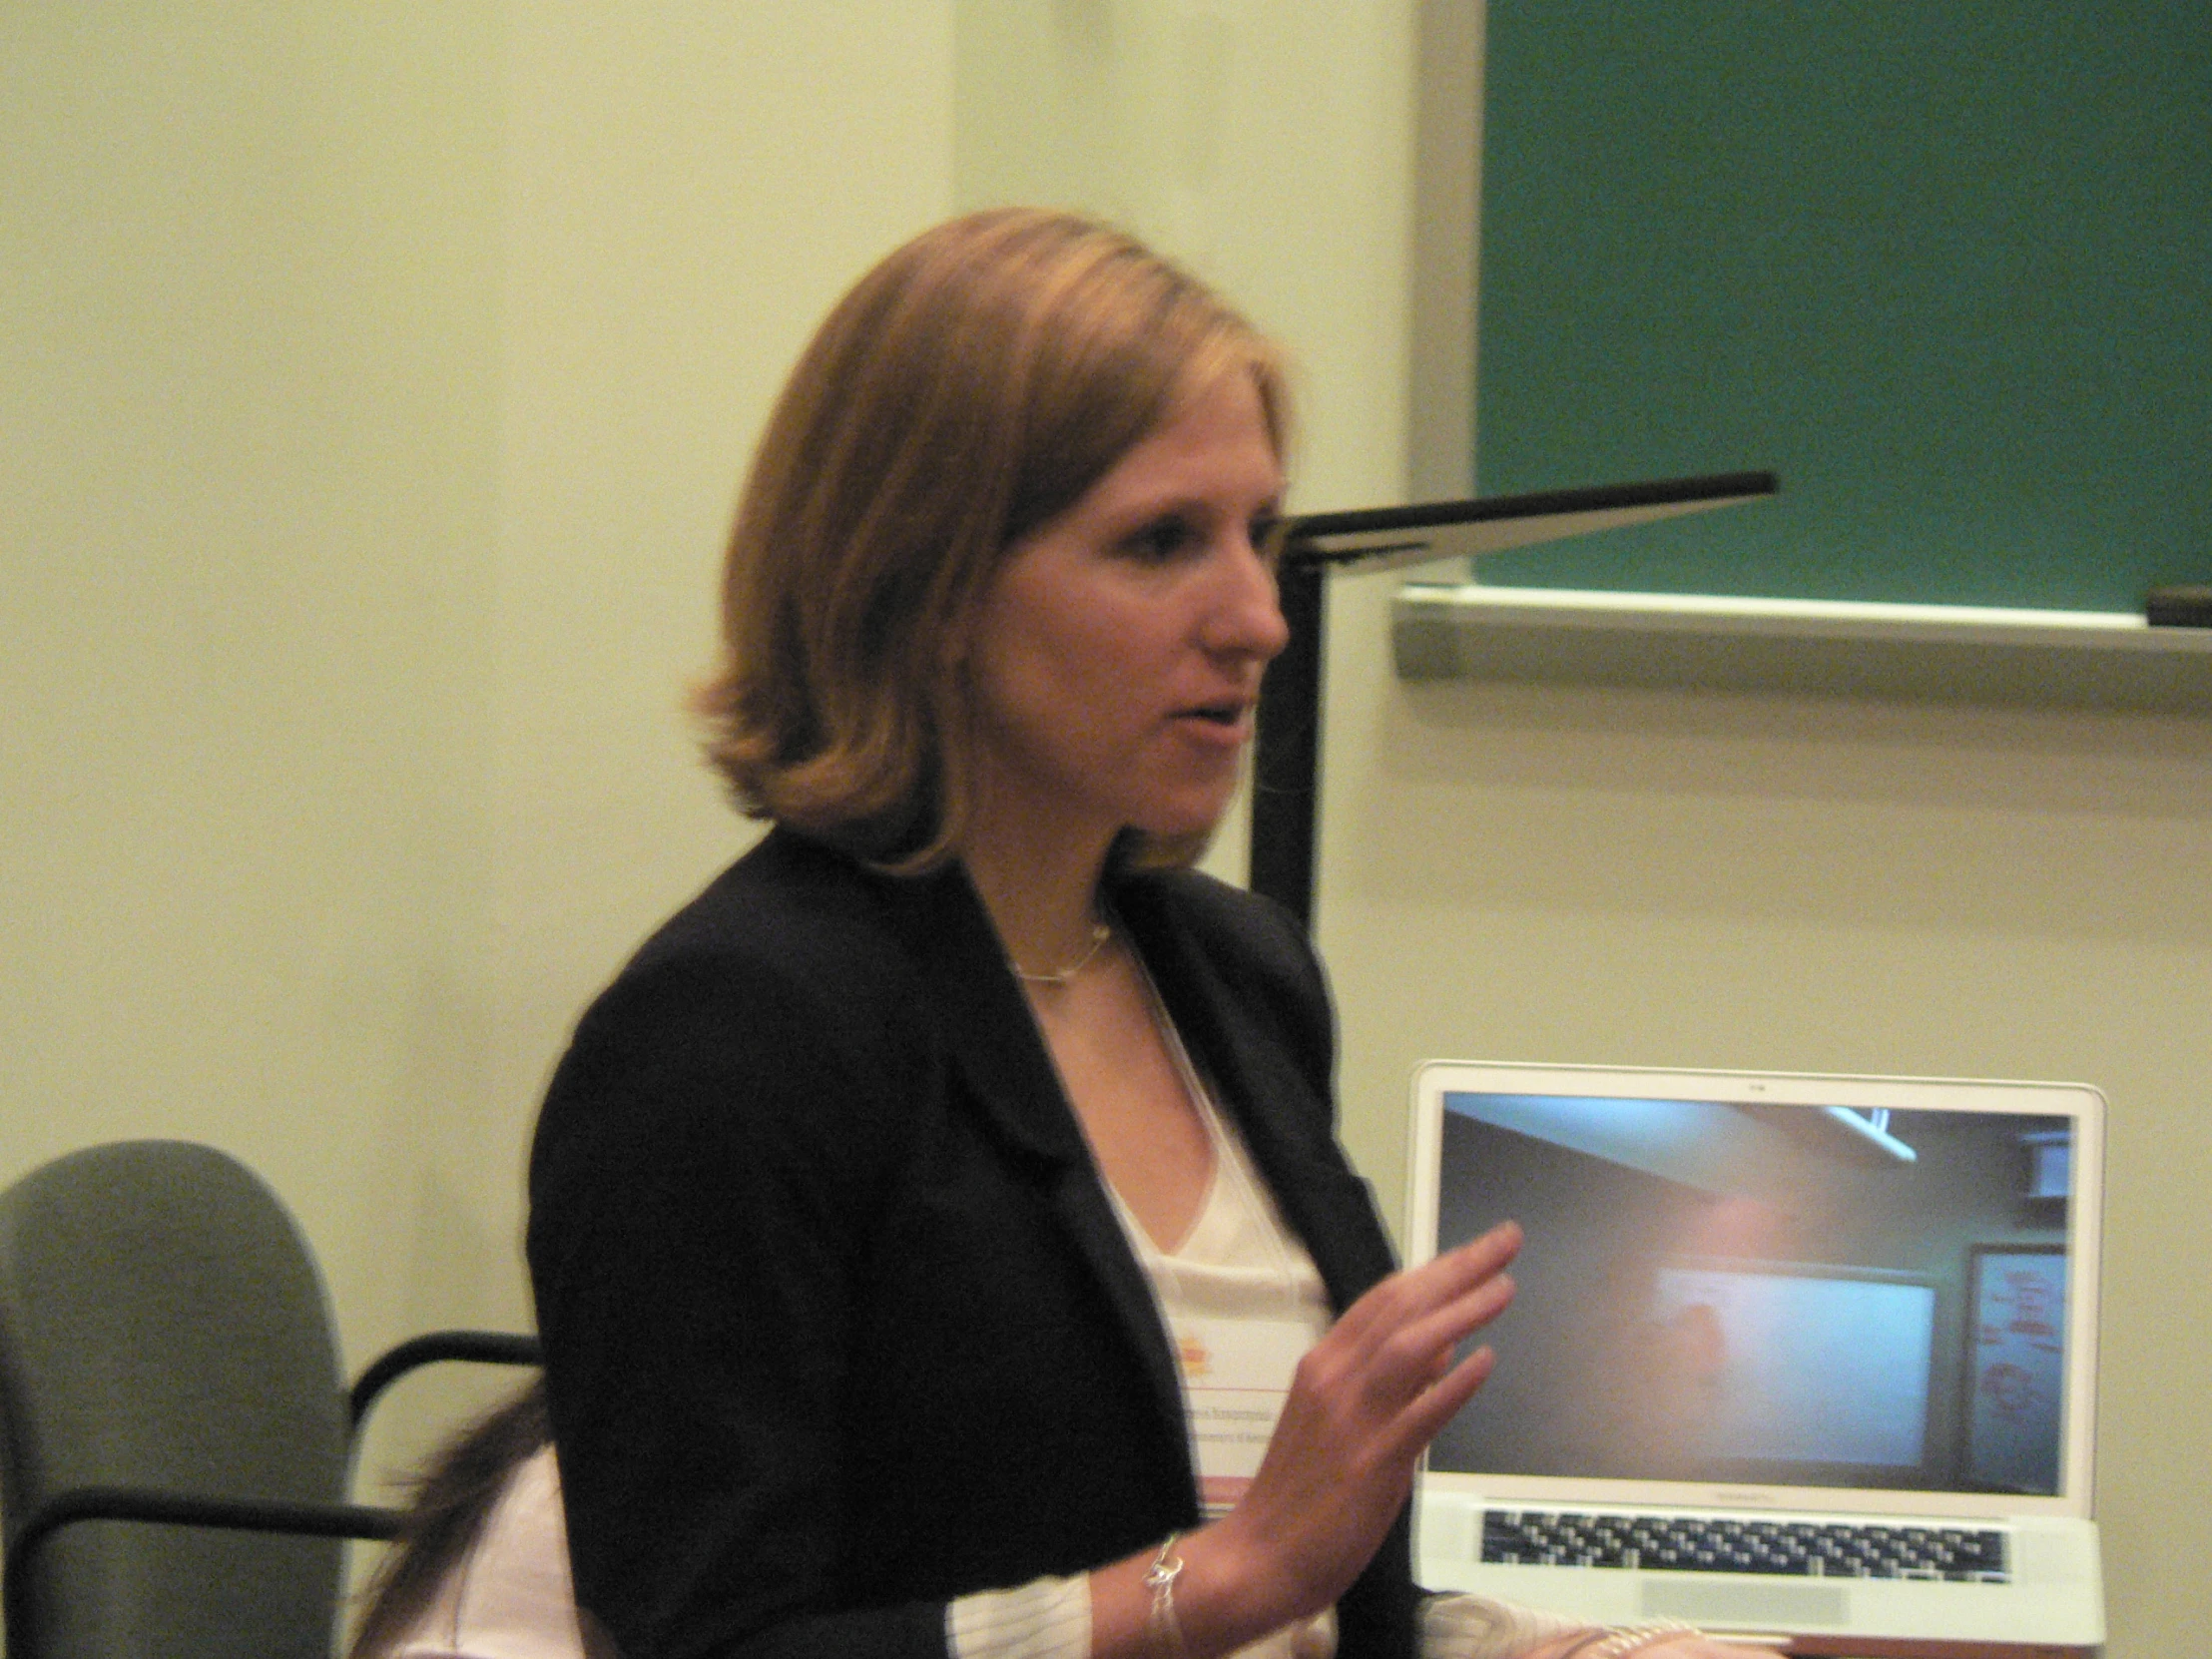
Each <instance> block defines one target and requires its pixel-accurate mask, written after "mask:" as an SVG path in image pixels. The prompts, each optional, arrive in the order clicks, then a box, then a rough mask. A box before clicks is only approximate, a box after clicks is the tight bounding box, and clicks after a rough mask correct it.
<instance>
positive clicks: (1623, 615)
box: [1390, 582, 2212, 717]
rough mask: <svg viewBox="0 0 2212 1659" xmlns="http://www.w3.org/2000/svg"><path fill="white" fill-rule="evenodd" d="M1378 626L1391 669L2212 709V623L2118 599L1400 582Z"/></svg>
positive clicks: (1558, 681)
mask: <svg viewBox="0 0 2212 1659" xmlns="http://www.w3.org/2000/svg"><path fill="white" fill-rule="evenodd" d="M1390 632H1391V650H1392V655H1393V657H1394V659H1395V662H1396V667H1397V673H1398V677H1399V678H1400V679H1403V680H1476V681H1507V682H1519V683H1532V684H1550V685H1588V686H1624V687H1638V688H1669V689H1695V690H1705V691H1727V692H1781V693H1789V694H1793V695H1810V696H1821V697H1851V698H1872V699H1884V700H1889V701H1915V702H1938V703H1968V704H1973V703H1982V704H2000V705H2010V706H2022V705H2025V706H2039V707H2050V708H2060V709H2112V710H2132V711H2144V712H2153V713H2167V714H2185V715H2195V716H2201V717H2212V628H2153V627H2151V626H2150V625H2149V624H2148V623H2147V622H2146V621H2145V620H2144V619H2143V618H2142V617H2140V616H2135V615H2130V614H2127V613H2117V612H2099V611H2027V610H1996V609H1986V608H1980V607H1970V606H1959V605H1874V604H1859V603H1845V602H1838V601H1828V600H1787V599H1726V598H1708V597H1702V596H1696V597H1693V596H1688V595H1675V594H1638V593H1577V592H1569V591H1565V590H1561V589H1551V588H1500V587H1489V586H1485V585H1482V584H1479V583H1456V584H1447V583H1430V582H1408V583H1406V584H1405V585H1404V586H1403V587H1401V588H1400V589H1399V591H1398V594H1397V597H1396V600H1395V602H1394V604H1393V606H1392V609H1391V626H1390Z"/></svg>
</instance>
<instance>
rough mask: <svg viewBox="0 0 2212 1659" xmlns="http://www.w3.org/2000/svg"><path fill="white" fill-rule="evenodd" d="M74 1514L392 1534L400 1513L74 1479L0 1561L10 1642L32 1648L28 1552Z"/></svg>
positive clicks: (330, 1534)
mask: <svg viewBox="0 0 2212 1659" xmlns="http://www.w3.org/2000/svg"><path fill="white" fill-rule="evenodd" d="M79 1521H143V1522H149V1523H153V1524H157V1525H164V1526H206V1527H215V1528H218V1529H221V1530H224V1531H231V1532H282V1533H292V1534H301V1535H305V1536H309V1537H318V1538H378V1539H382V1538H391V1537H394V1536H396V1535H397V1534H398V1532H399V1529H400V1527H401V1526H402V1525H403V1524H404V1523H405V1521H406V1515H405V1514H404V1513H403V1512H402V1511H400V1510H398V1509H379V1508H374V1507H371V1506H369V1505H366V1504H360V1503H298V1502H292V1501H289V1500H286V1499H283V1498H238V1497H203V1496H200V1495H197V1494H195V1493H191V1492H169V1491H161V1490H158V1489H156V1488H153V1487H149V1486H78V1487H75V1488H73V1489H72V1490H69V1491H66V1492H56V1493H55V1494H54V1495H53V1496H52V1497H50V1498H48V1499H47V1500H46V1501H45V1502H44V1503H41V1504H40V1505H38V1507H37V1508H35V1509H33V1510H32V1511H31V1512H30V1514H28V1515H26V1516H25V1517H24V1519H23V1524H22V1525H21V1526H20V1527H18V1528H17V1529H16V1531H15V1535H14V1536H13V1537H12V1538H10V1539H9V1540H8V1548H7V1555H6V1559H5V1561H4V1563H0V1602H4V1606H0V1618H4V1619H5V1620H6V1629H7V1633H8V1644H9V1647H10V1649H11V1650H12V1649H14V1648H16V1647H17V1646H20V1647H21V1648H22V1650H23V1651H24V1652H26V1653H29V1652H33V1651H35V1649H34V1648H33V1646H32V1643H31V1640H30V1637H29V1635H28V1632H29V1630H30V1628H31V1605H30V1604H31V1580H30V1566H31V1557H32V1555H33V1554H35V1553H36V1552H37V1551H38V1549H39V1548H40V1547H41V1546H42V1545H43V1544H44V1543H45V1542H46V1540H47V1539H48V1538H50V1537H52V1536H53V1535H54V1534H55V1533H56V1532H59V1531H60V1530H61V1529H62V1528H63V1527H65V1526H72V1525H75V1524H76V1523H77V1522H79Z"/></svg>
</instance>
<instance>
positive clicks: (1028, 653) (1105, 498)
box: [970, 374, 1288, 850]
mask: <svg viewBox="0 0 2212 1659" xmlns="http://www.w3.org/2000/svg"><path fill="white" fill-rule="evenodd" d="M1282 493H1283V472H1282V467H1281V464H1280V463H1279V461H1278V460H1277V458H1276V453H1275V445H1274V444H1273V442H1271V441H1270V439H1269V436H1268V428H1267V423H1266V421H1265V419H1264V417H1263V414H1262V410H1261V404H1260V395H1259V392H1258V390H1257V389H1256V388H1255V387H1254V385H1253V383H1252V381H1251V379H1250V377H1249V376H1246V375H1243V374H1233V375H1229V376H1226V377H1225V378H1223V379H1222V380H1221V381H1220V382H1218V383H1217V384H1215V385H1214V386H1212V387H1211V388H1209V389H1207V390H1206V391H1204V392H1201V393H1200V394H1198V395H1196V396H1193V397H1190V398H1187V399H1186V400H1184V401H1183V402H1182V403H1181V404H1180V405H1179V406H1178V407H1177V408H1176V410H1175V412H1174V413H1173V414H1171V415H1170V417H1169V418H1168V419H1167V420H1166V421H1165V422H1164V423H1162V424H1161V425H1160V426H1158V427H1156V428H1155V429H1154V430H1153V431H1152V432H1151V433H1150V434H1149V435H1148V436H1146V437H1145V438H1144V439H1142V440H1141V441H1140V442H1139V443H1138V444H1137V445H1136V446H1135V447H1134V448H1132V449H1131V450H1130V451H1129V452H1128V453H1127V454H1126V455H1124V456H1122V458H1121V460H1120V461H1119V462H1117V463H1116V464H1115V466H1114V467H1113V469H1112V470H1111V471H1109V472H1108V473H1107V474H1106V475H1105V476H1104V477H1102V478H1101V479H1099V481H1098V482H1097V483H1096V484H1094V485H1092V486H1091V488H1090V490H1089V491H1088V492H1087V493H1086V494H1084V495H1083V497H1082V498H1081V499H1080V500H1078V501H1077V502H1076V503H1075V505H1074V506H1072V507H1070V508H1068V509H1067V511H1065V512H1063V513H1061V514H1060V515H1059V516H1058V517H1056V518H1054V519H1051V520H1049V521H1048V522H1047V523H1045V524H1044V525H1042V526H1041V527H1040V528H1038V529H1037V530H1035V531H1033V532H1032V533H1031V534H1029V535H1028V536H1026V537H1024V538H1023V539H1022V540H1021V541H1020V542H1018V543H1017V544H1015V546H1014V548H1013V549H1012V550H1011V551H1010V552H1009V554H1008V555H1007V558H1006V560H1005V562H1004V563H1003V564H1002V565H1001V566H1000V567H999V569H998V571H997V573H996V574H995V575H994V576H993V577H992V579H991V584H990V586H989V588H988V589H987V590H986V592H985V595H984V600H983V605H982V610H981V614H980V618H979V623H978V627H977V632H976V636H975V644H974V647H973V652H972V656H971V661H970V674H971V685H972V688H973V695H974V699H975V712H976V717H977V746H976V766H977V783H978V785H979V789H978V793H977V802H976V806H977V812H978V828H981V829H987V828H988V827H989V826H991V825H998V826H1008V825H1018V826H1020V832H1021V833H1022V834H1023V835H1024V836H1025V837H1032V838H1033V837H1035V836H1037V835H1039V834H1040V833H1042V834H1045V835H1064V836H1072V837H1076V838H1078V839H1080V840H1082V841H1084V842H1086V843H1088V842H1091V841H1096V842H1098V843H1099V848H1100V850H1103V844H1104V841H1105V840H1107V839H1110V838H1111V837H1112V836H1113V835H1114V834H1115V833H1116V832H1117V831H1119V830H1122V829H1124V828H1131V829H1136V830H1144V831H1146V832H1148V833H1150V834H1154V835H1163V836H1166V835H1184V834H1190V833H1193V832H1196V831H1203V830H1208V829H1211V828H1212V826H1213V825H1214V823H1215V821H1216V820H1217V819H1219V818H1220V816H1221V813H1222V810H1223V809H1224V808H1225V807H1226V806H1227V805H1228V802H1229V798H1230V795H1231V793H1232V792H1233V791H1234V790H1235V788H1236V784H1237V777H1238V766H1239V760H1240V757H1241V755H1242V753H1243V750H1244V747H1245V744H1246V743H1247V742H1248V741H1249V739H1250V738H1251V735H1252V721H1253V710H1254V706H1255V704H1256V702H1257V701H1258V698H1259V694H1260V674H1261V671H1262V670H1263V669H1265V668H1266V667H1267V664H1268V660H1269V659H1270V658H1272V657H1273V656H1274V655H1275V654H1276V653H1277V652H1278V651H1280V650H1282V649H1283V645H1284V642H1285V640H1286V639H1287V638H1288V631H1287V630H1286V629H1285V627H1284V623H1283V613H1282V611H1281V609H1280V608H1279V607H1278V605H1277V604H1276V592H1275V572H1274V569H1273V567H1272V566H1271V565H1270V564H1269V562H1268V561H1267V559H1266V558H1265V557H1264V555H1263V553H1262V551H1261V549H1260V546H1259V542H1260V540H1261V539H1262V538H1263V536H1264V534H1265V530H1266V527H1267V525H1268V523H1269V522H1270V521H1271V520H1272V519H1273V518H1274V517H1275V515H1276V513H1277V511H1278V508H1279V506H1280V503H1281V499H1282Z"/></svg>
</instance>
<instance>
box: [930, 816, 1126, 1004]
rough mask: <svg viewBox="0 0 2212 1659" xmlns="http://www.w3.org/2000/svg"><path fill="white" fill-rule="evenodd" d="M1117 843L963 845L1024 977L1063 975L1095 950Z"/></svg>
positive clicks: (1017, 839)
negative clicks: (1109, 861)
mask: <svg viewBox="0 0 2212 1659" xmlns="http://www.w3.org/2000/svg"><path fill="white" fill-rule="evenodd" d="M1112 844H1113V843H1112V841H1111V839H1110V838H1108V839H1104V840H1100V841H1099V842H1098V843H1097V844H1095V845H1074V844H1071V843H1069V842H1067V841H1064V840H1054V841H1047V842H1040V841H1037V840H1035V839H1034V838H1032V837H1025V836H1020V835H984V836H979V837H971V838H970V839H969V840H968V841H967V843H966V844H965V845H964V846H963V848H962V851H961V858H962V861H963V862H964V863H965V864H966V866H967V872H968V879H969V880H971V881H973V882H974V883H975V890H976V892H977V893H978V894H979V895H980V896H981V897H982V900H983V907H984V909H986V910H988V911H989V912H990V917H991V924H992V925H993V926H994V927H996V928H997V929H998V938H999V942H1000V943H1001V944H1002V945H1004V946H1005V948H1006V953H1007V955H1009V956H1011V957H1012V958H1013V961H1014V966H1015V968H1016V969H1017V970H1018V971H1020V972H1021V973H1022V974H1023V975H1025V976H1028V977H1032V978H1039V977H1050V976H1053V975H1056V974H1059V973H1063V972H1065V971H1066V970H1067V969H1069V968H1070V967H1072V966H1074V965H1076V964H1078V963H1080V962H1082V961H1083V960H1084V959H1085V958H1086V957H1087V956H1088V955H1089V954H1090V953H1092V952H1093V951H1094V949H1095V947H1096V945H1097V942H1098V938H1097V929H1098V927H1099V926H1100V925H1101V923H1102V921H1103V917H1102V916H1101V915H1100V914H1099V900H1098V881H1099V876H1100V874H1101V872H1102V871H1103V870H1104V869H1105V866H1106V854H1107V851H1108V849H1109V848H1110V847H1111V845H1112Z"/></svg>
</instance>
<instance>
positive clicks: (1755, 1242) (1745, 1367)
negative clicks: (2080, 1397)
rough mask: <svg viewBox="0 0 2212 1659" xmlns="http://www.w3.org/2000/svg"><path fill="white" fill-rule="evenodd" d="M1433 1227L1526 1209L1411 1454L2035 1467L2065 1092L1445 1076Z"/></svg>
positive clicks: (1526, 1468) (1642, 1469) (2048, 1384)
mask: <svg viewBox="0 0 2212 1659" xmlns="http://www.w3.org/2000/svg"><path fill="white" fill-rule="evenodd" d="M1442 1105H1443V1110H1442V1112H1441V1114H1440V1129H1439V1138H1438V1144H1437V1147H1436V1153H1435V1158H1436V1162H1435V1166H1434V1167H1435V1178H1434V1186H1433V1189H1432V1193H1433V1203H1434V1206H1435V1244H1436V1247H1437V1248H1438V1249H1439V1250H1441V1249H1449V1248H1450V1247H1451V1246H1453V1245H1455V1244H1457V1243H1459V1242H1461V1241H1463V1240H1466V1239H1469V1238H1472V1237H1473V1236H1474V1235H1476V1234H1477V1233H1480V1232H1481V1231H1483V1230H1484V1229H1485V1228H1487V1227H1489V1226H1490V1225H1491V1224H1493V1223H1495V1222H1497V1221H1500V1220H1503V1219H1506V1218H1508V1217H1510V1218H1512V1219H1514V1220H1517V1221H1518V1222H1519V1223H1520V1224H1521V1226H1522V1227H1523V1228H1524V1229H1525V1230H1526V1233H1527V1244H1526V1246H1525V1248H1524V1250H1523V1252H1522V1256H1521V1260H1520V1262H1519V1263H1518V1264H1516V1266H1515V1268H1514V1277H1515V1279H1516V1280H1517V1281H1518V1284H1519V1287H1520V1290H1519V1295H1518V1298H1517V1299H1516V1302H1515V1305H1514V1306H1513V1308H1511V1309H1510V1310H1508V1312H1507V1313H1506V1314H1505V1315H1504V1316H1503V1317H1502V1318H1501V1319H1500V1320H1498V1322H1497V1323H1496V1324H1495V1325H1494V1326H1493V1327H1492V1328H1491V1330H1490V1331H1489V1332H1488V1333H1486V1335H1485V1340H1487V1341H1488V1342H1490V1343H1491V1344H1492V1346H1494V1347H1495V1348H1496V1349H1497V1351H1498V1354H1499V1357H1500V1364H1499V1366H1498V1368H1497V1371H1496V1373H1495V1375H1494V1376H1493V1377H1492V1378H1491V1380H1490V1381H1489V1383H1487V1384H1486V1385H1485V1386H1484V1388H1483V1390H1482V1392H1481V1393H1480V1395H1478V1396H1477V1399H1476V1400H1475V1402H1474V1403H1473V1405H1471V1406H1470V1407H1469V1408H1468V1409H1467V1410H1464V1411H1462V1412H1461V1413H1460V1415H1459V1417H1458V1418H1457V1419H1456V1420H1455V1421H1453V1422H1452V1423H1451V1424H1450V1425H1449V1426H1448V1427H1446V1428H1445V1430H1444V1431H1443V1432H1442V1434H1440V1435H1439V1436H1438V1437H1437V1439H1436V1440H1435V1442H1434V1444H1433V1445H1432V1446H1431V1448H1430V1451H1429V1458H1428V1467H1429V1469H1430V1470H1431V1472H1436V1473H1452V1472H1468V1473H1476V1472H1478V1473H1481V1474H1484V1475H1501V1474H1502V1475H1530V1476H1563V1477H1575V1478H1591V1477H1594V1478H1599V1479H1621V1480H1638V1481H1652V1480H1657V1481H1685V1480H1686V1481H1694V1482H1698V1483H1701V1484H1745V1485H1788V1486H1795V1487H1836V1488H1847V1487H1848V1488H1867V1487H1875V1488H1887V1489H1891V1490H1922V1491H1931V1492H1935V1491H1950V1492H2009V1493H2017V1494H2028V1495H2048V1494H2056V1493H2058V1492H2059V1491H2060V1490H2061V1479H2062V1467H2063V1457H2062V1453H2063V1449H2064V1448H2063V1444H2062V1441H2063V1433H2064V1423H2065V1420H2066V1411H2065V1407H2066V1403H2067V1401H2066V1398H2065V1392H2066V1388H2067V1377H2068V1368H2067V1363H2066V1360H2067V1346H2068V1342H2069V1339H2070V1338H2071V1337H2072V1336H2073V1333H2070V1332H2069V1327H2068V1320H2069V1309H2068V1307H2067V1284H2068V1250H2069V1244H2068V1228H2067V1223H2068V1217H2069V1213H2070V1209H2071V1206H2070V1202H2069V1193H2070V1185H2069V1175H2070V1172H2071V1169H2072V1167H2073V1165H2072V1161H2071V1154H2072V1152H2073V1147H2072V1144H2071V1141H2072V1133H2073V1132H2072V1128H2071V1123H2070V1120H2069V1119H2067V1118H2066V1117H2064V1116H2052V1115H2048V1114H2037V1113H2008V1112H2003V1111H1993V1112H1992V1111H1955V1110H1925V1111H1916V1110H1885V1109H1879V1108H1877V1109H1867V1108H1859V1107H1851V1106H1826V1105H1817V1104H1789V1105H1784V1104H1778V1103H1768V1102H1743V1101H1738V1102H1724V1101H1717V1100H1695V1099H1658V1098H1654V1099H1633V1098H1631V1099H1623V1098H1617V1097H1616V1098H1598V1097H1578V1096H1575V1095H1568V1094H1524V1093H1508V1092H1487V1091H1448V1090H1447V1091H1446V1092H1445V1094H1444V1096H1443V1101H1442Z"/></svg>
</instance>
